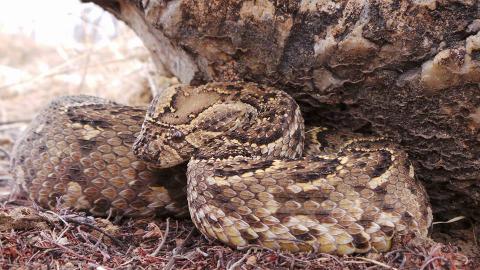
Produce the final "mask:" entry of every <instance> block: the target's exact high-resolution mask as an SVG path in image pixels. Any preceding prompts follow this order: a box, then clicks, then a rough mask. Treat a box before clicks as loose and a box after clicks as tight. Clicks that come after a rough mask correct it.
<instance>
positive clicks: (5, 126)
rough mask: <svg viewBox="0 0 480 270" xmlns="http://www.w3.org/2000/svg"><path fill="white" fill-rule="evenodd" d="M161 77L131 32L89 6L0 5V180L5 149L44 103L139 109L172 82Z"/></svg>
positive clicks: (72, 2) (28, 1)
mask: <svg viewBox="0 0 480 270" xmlns="http://www.w3.org/2000/svg"><path fill="white" fill-rule="evenodd" d="M45 5H48V10H47V9H45ZM162 75H163V74H156V73H155V69H154V67H153V63H152V62H151V60H150V58H149V54H148V51H147V50H146V49H145V47H144V46H143V44H142V42H141V41H140V39H138V38H137V37H136V35H135V33H133V31H132V30H130V28H128V27H127V26H126V25H125V24H123V23H122V22H120V21H118V20H116V19H115V18H114V17H113V16H112V15H110V14H109V13H108V12H106V11H104V10H102V9H101V8H99V7H97V6H95V5H93V4H82V3H80V1H76V0H69V1H64V0H48V1H35V0H24V1H0V181H2V180H5V179H7V178H8V177H9V176H8V173H7V172H8V158H7V155H8V154H7V153H6V152H9V151H10V150H11V147H12V145H13V142H14V140H15V139H16V138H17V137H18V135H19V134H20V132H21V131H22V130H23V129H24V128H25V127H26V125H27V124H28V123H29V122H30V120H31V119H32V118H33V117H34V116H35V114H36V113H37V112H38V111H39V110H40V109H41V108H42V107H44V106H46V104H48V102H49V101H50V100H52V98H54V97H56V96H60V95H78V94H88V95H95V96H101V97H104V98H108V99H111V100H115V101H117V102H120V103H124V104H132V105H145V104H147V103H148V101H149V100H150V98H151V91H150V89H156V90H157V91H158V90H159V88H163V87H166V86H169V85H170V84H173V83H176V82H177V81H176V79H175V78H168V77H165V76H162ZM152 85H156V87H153V88H152V87H151V86H152ZM5 192H7V191H5V190H4V191H3V192H2V191H1V190H0V196H1V194H2V193H3V194H4V195H5Z"/></svg>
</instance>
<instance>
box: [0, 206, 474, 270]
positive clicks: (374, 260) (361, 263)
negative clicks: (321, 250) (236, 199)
mask: <svg viewBox="0 0 480 270" xmlns="http://www.w3.org/2000/svg"><path fill="white" fill-rule="evenodd" d="M18 202H21V203H27V202H22V201H18ZM0 265H2V266H3V267H4V268H16V269H19V268H33V269H42V268H43V269H47V267H50V268H55V269H70V268H71V269H73V268H82V269H86V268H96V269H430V270H432V269H467V268H469V267H470V268H471V267H473V264H472V262H471V261H470V260H469V259H468V258H467V257H465V256H464V255H462V254H459V253H457V252H456V250H455V248H453V247H451V246H445V245H442V244H432V245H430V246H421V245H418V244H415V243H412V244H411V245H407V246H404V247H401V248H396V249H394V250H392V251H391V252H389V253H386V254H370V255H368V256H367V257H354V256H346V257H336V256H332V255H328V254H295V255H293V254H290V253H284V252H276V251H272V250H268V249H265V248H260V247H254V246H252V247H248V248H246V249H244V250H240V251H237V250H232V249H231V248H229V247H226V246H224V245H221V244H219V243H217V242H211V241H208V240H206V239H205V238H204V237H203V236H201V235H200V234H199V233H198V232H197V231H196V229H195V228H194V226H193V224H192V223H191V222H190V221H188V220H173V219H169V218H166V219H165V218H158V219H154V218H143V219H124V220H121V221H120V222H118V223H114V222H112V221H110V220H107V219H101V218H92V217H88V216H84V215H82V214H78V213H73V212H70V211H68V210H62V209H56V210H55V211H46V210H42V209H39V208H37V207H35V206H28V203H27V205H25V206H18V205H9V204H8V205H5V206H3V207H2V208H0ZM471 269H474V268H471Z"/></svg>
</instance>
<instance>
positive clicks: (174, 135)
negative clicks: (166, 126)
mask: <svg viewBox="0 0 480 270" xmlns="http://www.w3.org/2000/svg"><path fill="white" fill-rule="evenodd" d="M183 137H184V135H183V133H182V132H181V131H180V130H175V131H174V132H173V133H172V141H174V142H181V141H182V140H183Z"/></svg>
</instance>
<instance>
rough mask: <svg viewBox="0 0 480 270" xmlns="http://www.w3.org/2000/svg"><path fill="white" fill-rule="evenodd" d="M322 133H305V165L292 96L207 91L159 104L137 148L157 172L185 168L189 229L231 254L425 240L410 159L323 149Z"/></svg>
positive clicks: (358, 249) (166, 97)
mask: <svg viewBox="0 0 480 270" xmlns="http://www.w3.org/2000/svg"><path fill="white" fill-rule="evenodd" d="M312 134H316V133H315V132H312ZM319 134H321V133H319ZM325 134H326V135H320V136H317V137H311V136H309V134H307V142H312V141H313V142H315V143H317V144H319V146H318V147H309V148H308V149H306V151H305V152H306V154H307V155H306V156H304V157H302V155H303V152H304V143H305V131H304V123H303V118H302V115H301V113H300V109H299V107H298V105H297V104H296V103H295V101H294V100H293V99H292V98H291V97H290V96H288V95H287V94H286V93H284V92H282V91H279V90H276V89H274V88H271V87H266V86H262V85H257V84H252V83H211V84H207V85H204V86H199V87H192V86H176V87H171V88H169V89H167V90H166V91H164V92H162V93H161V94H160V95H159V96H157V97H156V98H155V99H154V101H153V102H152V103H151V105H150V107H149V109H148V112H147V116H146V118H145V122H144V124H143V126H142V130H141V132H140V134H139V137H138V138H137V141H136V142H135V143H134V147H133V148H134V153H135V154H136V155H137V156H138V157H140V158H141V159H143V160H145V161H146V162H150V163H154V164H157V166H159V167H161V168H169V167H172V166H176V165H178V164H181V163H183V162H186V161H188V170H187V198H188V205H189V210H190V215H191V218H192V220H193V222H194V223H195V225H196V226H197V228H198V229H199V230H200V231H201V232H202V233H203V234H204V235H205V236H206V237H208V238H211V239H217V240H219V241H221V242H223V243H226V244H228V245H231V246H233V247H237V248H239V247H245V246H248V245H261V246H264V247H267V248H271V249H281V250H288V251H292V252H298V251H312V252H326V253H336V254H351V253H364V252H368V251H377V252H382V251H387V250H389V248H390V247H391V244H392V239H393V238H394V237H395V236H401V235H405V234H407V233H411V232H414V233H415V234H417V235H420V236H425V235H426V234H427V230H428V227H429V225H430V222H431V211H430V208H429V204H428V201H427V199H426V198H427V197H426V193H425V190H424V189H423V188H422V186H421V185H420V184H419V183H418V182H417V181H416V180H415V179H414V173H413V169H412V167H411V165H410V163H409V162H408V160H407V156H406V154H405V153H404V152H403V151H401V150H400V149H398V147H396V146H394V145H391V144H390V143H385V142H384V141H383V140H381V139H374V138H361V139H350V140H346V141H345V143H344V144H343V145H340V146H339V147H333V148H328V141H326V139H328V136H329V135H328V133H325ZM312 136H313V135H312ZM322 142H323V145H322ZM325 142H327V145H325Z"/></svg>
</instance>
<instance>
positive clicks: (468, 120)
mask: <svg viewBox="0 0 480 270" xmlns="http://www.w3.org/2000/svg"><path fill="white" fill-rule="evenodd" d="M92 2H95V3H97V4H99V5H100V6H102V7H104V8H105V9H107V10H109V11H110V12H112V13H113V14H115V15H116V16H117V17H118V18H119V19H121V20H123V21H125V22H126V23H127V24H128V25H130V27H132V28H133V29H134V30H135V31H136V32H137V33H138V35H139V36H140V38H142V39H143V41H144V43H145V45H146V46H147V48H148V49H149V50H150V51H151V53H152V56H153V58H154V60H155V61H156V62H157V64H158V65H159V66H160V65H162V66H163V67H165V68H166V69H167V70H169V71H170V72H171V73H172V74H174V75H175V76H177V77H178V78H179V79H180V80H181V81H182V82H184V83H191V84H199V83H203V82H207V81H230V80H248V81H256V82H260V83H265V84H268V85H274V86H277V87H279V88H281V89H284V90H286V91H287V92H288V93H290V94H291V95H293V96H294V97H295V98H296V99H297V101H299V102H300V103H301V106H302V109H303V110H304V112H305V115H306V117H307V119H308V121H311V122H318V121H321V122H323V123H326V124H330V125H334V126H350V127H353V128H354V129H360V130H362V131H373V132H376V133H380V134H385V135H389V136H392V137H393V138H395V139H396V140H398V141H399V142H400V143H401V144H402V145H403V146H404V147H405V149H407V150H408V152H409V154H410V156H411V158H412V160H413V161H414V165H415V168H416V171H417V175H418V176H419V177H420V178H421V179H422V180H423V181H424V183H425V185H426V186H427V190H428V191H429V194H430V197H431V200H432V203H433V205H434V210H435V212H437V213H441V214H443V215H444V216H451V215H454V216H458V215H459V214H461V213H463V214H466V215H469V216H472V217H475V216H476V217H477V218H478V216H480V215H479V214H480V132H479V131H480V32H479V31H480V3H479V1H476V0H465V1H460V0H370V1H369V0H350V1H348V0H343V1H333V0H302V1H300V0H297V1H295V0H285V1H273V0H250V1H233V0H171V1H167V0H164V1H162V0H155V1H154V0H150V1H149V0H143V1H128V0H115V1H113V0H112V1H107V0H92Z"/></svg>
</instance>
